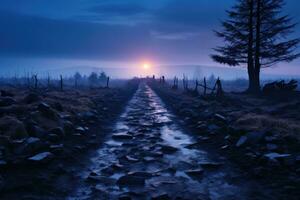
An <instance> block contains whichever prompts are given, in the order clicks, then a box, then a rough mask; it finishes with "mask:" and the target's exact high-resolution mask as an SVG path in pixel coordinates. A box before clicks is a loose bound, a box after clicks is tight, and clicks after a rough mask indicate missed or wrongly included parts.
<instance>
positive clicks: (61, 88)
mask: <svg viewBox="0 0 300 200" xmlns="http://www.w3.org/2000/svg"><path fill="white" fill-rule="evenodd" d="M60 90H61V91H63V77H62V75H60Z"/></svg>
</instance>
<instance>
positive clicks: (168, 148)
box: [161, 145, 178, 154]
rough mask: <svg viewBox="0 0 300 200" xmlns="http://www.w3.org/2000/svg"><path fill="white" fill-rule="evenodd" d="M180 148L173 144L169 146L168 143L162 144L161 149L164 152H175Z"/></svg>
mask: <svg viewBox="0 0 300 200" xmlns="http://www.w3.org/2000/svg"><path fill="white" fill-rule="evenodd" d="M177 150H178V149H177V148H175V147H172V146H168V145H161V151H162V152H163V153H166V154H169V153H174V152H176V151H177Z"/></svg>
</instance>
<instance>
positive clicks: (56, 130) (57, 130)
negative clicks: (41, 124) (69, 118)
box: [49, 127, 65, 138]
mask: <svg viewBox="0 0 300 200" xmlns="http://www.w3.org/2000/svg"><path fill="white" fill-rule="evenodd" d="M49 132H50V133H51V134H55V135H57V136H58V137H59V138H64V137H65V132H64V129H62V128H61V127H56V128H53V129H51V130H50V131H49Z"/></svg>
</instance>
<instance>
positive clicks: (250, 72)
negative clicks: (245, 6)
mask: <svg viewBox="0 0 300 200" xmlns="http://www.w3.org/2000/svg"><path fill="white" fill-rule="evenodd" d="M248 3H249V12H250V13H249V19H248V29H249V39H248V63H247V65H248V66H247V70H248V77H249V86H248V89H247V92H250V93H252V92H255V73H254V63H253V32H254V30H253V8H254V5H253V4H254V3H253V0H248Z"/></svg>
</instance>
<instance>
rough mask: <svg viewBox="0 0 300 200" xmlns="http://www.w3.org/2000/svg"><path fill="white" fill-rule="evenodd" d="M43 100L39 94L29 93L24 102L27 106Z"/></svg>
mask: <svg viewBox="0 0 300 200" xmlns="http://www.w3.org/2000/svg"><path fill="white" fill-rule="evenodd" d="M40 100H41V98H40V97H39V96H38V94H36V93H29V94H28V95H26V96H25V97H24V99H23V101H24V102H25V103H27V104H31V103H34V102H38V101H40Z"/></svg>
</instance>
